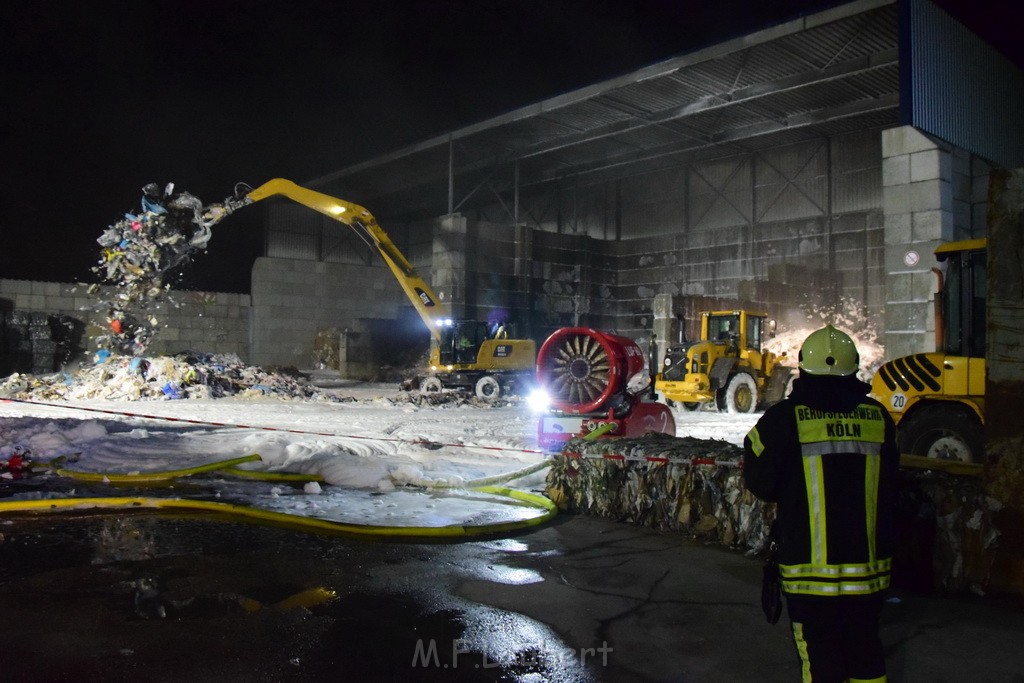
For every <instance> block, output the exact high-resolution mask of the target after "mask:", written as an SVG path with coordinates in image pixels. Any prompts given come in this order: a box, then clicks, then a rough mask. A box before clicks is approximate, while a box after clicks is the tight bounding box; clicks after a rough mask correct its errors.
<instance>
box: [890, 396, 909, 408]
mask: <svg viewBox="0 0 1024 683" xmlns="http://www.w3.org/2000/svg"><path fill="white" fill-rule="evenodd" d="M889 405H890V406H892V409H893V410H895V411H897V412H899V411H902V410H903V409H904V408H906V407H907V397H906V396H904V395H903V394H893V395H892V398H891V399H889Z"/></svg>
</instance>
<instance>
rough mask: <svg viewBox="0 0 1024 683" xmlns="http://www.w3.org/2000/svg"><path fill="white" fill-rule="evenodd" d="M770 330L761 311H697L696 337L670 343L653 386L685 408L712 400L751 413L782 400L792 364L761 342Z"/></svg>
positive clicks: (723, 407) (730, 409)
mask: <svg viewBox="0 0 1024 683" xmlns="http://www.w3.org/2000/svg"><path fill="white" fill-rule="evenodd" d="M774 331H775V322H774V321H769V320H768V315H767V314H766V313H757V312H752V311H710V312H707V313H702V314H701V323H700V336H701V338H700V339H699V340H698V341H693V342H688V343H681V344H673V345H672V346H670V347H668V349H667V350H666V353H665V360H664V364H663V366H662V369H661V372H660V373H659V374H658V376H657V378H656V380H655V386H656V389H657V391H658V393H660V394H661V395H662V396H664V398H665V400H666V402H668V403H669V405H672V404H675V403H679V404H682V405H683V406H684V407H686V408H688V409H690V410H696V409H697V408H699V407H700V406H702V405H705V404H714V405H715V406H717V408H718V410H720V411H728V412H730V413H752V412H754V411H755V410H757V409H758V408H759V407H761V408H764V407H767V406H769V405H771V404H772V403H777V402H778V401H780V400H782V398H783V397H784V395H785V393H786V389H787V387H788V386H789V381H790V379H791V376H792V373H793V368H791V367H789V366H786V365H783V364H782V362H781V361H783V359H784V358H785V354H783V355H781V356H777V355H776V354H774V353H772V352H770V351H766V350H764V349H763V348H762V344H763V342H764V340H765V338H766V337H767V335H770V334H773V333H774Z"/></svg>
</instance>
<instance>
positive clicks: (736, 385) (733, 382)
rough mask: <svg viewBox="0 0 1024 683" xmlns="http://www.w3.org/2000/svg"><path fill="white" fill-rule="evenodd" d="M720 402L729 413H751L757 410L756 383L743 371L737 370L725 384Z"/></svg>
mask: <svg viewBox="0 0 1024 683" xmlns="http://www.w3.org/2000/svg"><path fill="white" fill-rule="evenodd" d="M723 391H724V396H723V397H722V403H724V404H725V411H726V412H729V413H752V412H754V411H755V410H757V383H756V382H755V381H754V378H753V377H751V376H750V375H748V374H747V373H745V372H737V373H736V374H735V375H733V376H732V377H731V378H729V383H728V384H726V385H725V389H724V390H723Z"/></svg>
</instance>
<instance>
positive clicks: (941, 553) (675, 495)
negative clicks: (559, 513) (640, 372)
mask: <svg viewBox="0 0 1024 683" xmlns="http://www.w3.org/2000/svg"><path fill="white" fill-rule="evenodd" d="M742 457H743V449H742V448H741V447H739V446H737V445H735V444H732V443H729V442H726V441H718V440H715V439H697V438H692V437H682V438H680V437H672V436H667V435H664V434H653V433H651V434H648V435H646V436H644V437H640V438H608V439H597V440H594V441H588V440H586V439H582V438H574V439H572V440H570V441H568V442H566V444H565V446H564V448H563V450H562V451H561V453H559V454H556V455H555V456H553V458H552V464H551V469H550V470H549V472H548V477H547V487H546V493H547V495H548V496H549V497H550V498H551V500H553V501H554V502H555V503H556V504H557V505H558V507H559V508H561V509H562V510H564V511H567V512H576V513H582V514H587V515H593V516H597V517H605V518H608V519H614V520H617V521H620V522H626V523H630V524H636V525H639V526H645V527H651V528H655V529H664V530H668V531H676V532H681V533H683V534H685V535H686V536H687V537H689V538H691V539H693V540H696V541H700V542H706V543H717V544H722V545H725V546H729V547H732V548H736V549H739V550H743V551H745V552H748V553H750V554H761V553H762V552H763V551H764V550H765V549H766V547H767V542H768V538H769V535H770V531H771V523H772V521H773V520H774V518H775V506H774V505H773V504H768V503H764V502H762V501H760V500H758V499H757V498H755V497H754V496H753V495H751V493H750V492H749V491H747V489H746V487H745V486H744V484H743V470H742ZM897 509H898V513H897V520H898V524H899V528H898V530H897V533H898V536H899V538H900V543H899V546H898V550H897V555H896V558H895V561H894V577H895V580H896V581H897V582H898V583H899V584H900V585H903V586H908V587H913V588H917V589H923V590H927V591H930V590H935V589H939V590H946V591H964V590H968V591H972V592H975V593H984V592H985V591H986V590H987V586H988V584H989V581H990V578H991V575H992V571H991V570H992V566H993V563H994V562H995V561H996V557H997V554H998V540H999V536H1000V532H999V530H998V528H997V524H996V513H997V512H998V511H999V509H1000V505H999V503H998V501H996V500H995V499H994V498H992V497H991V496H989V495H987V494H986V493H985V491H984V487H983V484H982V481H981V480H980V479H978V478H976V477H967V476H958V475H953V474H949V473H945V472H940V471H933V470H928V469H920V468H910V467H906V468H903V469H901V472H900V487H899V492H898V500H897Z"/></svg>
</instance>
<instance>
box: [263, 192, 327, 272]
mask: <svg viewBox="0 0 1024 683" xmlns="http://www.w3.org/2000/svg"><path fill="white" fill-rule="evenodd" d="M268 216H269V217H268V226H269V227H268V230H267V256H269V257H271V258H294V259H305V260H310V261H313V260H316V258H317V245H318V239H319V234H320V214H318V213H316V212H314V211H310V210H309V209H307V208H306V207H304V206H287V205H283V204H282V205H275V206H271V207H270V208H269V211H268Z"/></svg>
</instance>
